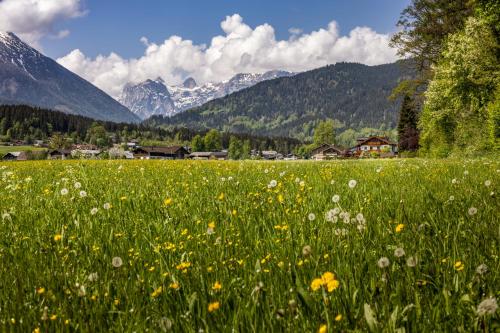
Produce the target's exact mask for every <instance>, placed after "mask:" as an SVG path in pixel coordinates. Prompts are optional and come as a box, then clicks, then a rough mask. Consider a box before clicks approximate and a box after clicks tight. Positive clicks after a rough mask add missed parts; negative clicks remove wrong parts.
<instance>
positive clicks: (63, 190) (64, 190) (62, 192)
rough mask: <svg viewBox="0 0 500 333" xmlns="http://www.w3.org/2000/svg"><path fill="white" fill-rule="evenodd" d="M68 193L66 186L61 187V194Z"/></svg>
mask: <svg viewBox="0 0 500 333" xmlns="http://www.w3.org/2000/svg"><path fill="white" fill-rule="evenodd" d="M68 193H69V191H68V189H67V188H63V189H62V190H61V195H68Z"/></svg>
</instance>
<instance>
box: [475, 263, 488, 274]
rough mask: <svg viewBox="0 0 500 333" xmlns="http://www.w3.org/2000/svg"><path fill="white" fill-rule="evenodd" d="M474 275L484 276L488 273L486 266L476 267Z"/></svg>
mask: <svg viewBox="0 0 500 333" xmlns="http://www.w3.org/2000/svg"><path fill="white" fill-rule="evenodd" d="M476 273H477V274H479V275H484V274H486V273H488V266H486V264H481V265H479V266H477V268H476Z"/></svg>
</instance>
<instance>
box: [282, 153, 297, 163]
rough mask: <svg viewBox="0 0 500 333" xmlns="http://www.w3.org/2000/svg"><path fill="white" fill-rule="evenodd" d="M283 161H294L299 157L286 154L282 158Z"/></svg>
mask: <svg viewBox="0 0 500 333" xmlns="http://www.w3.org/2000/svg"><path fill="white" fill-rule="evenodd" d="M283 159H284V160H285V161H296V160H298V159H299V157H298V156H297V155H295V154H288V155H286V156H285V157H284V158H283Z"/></svg>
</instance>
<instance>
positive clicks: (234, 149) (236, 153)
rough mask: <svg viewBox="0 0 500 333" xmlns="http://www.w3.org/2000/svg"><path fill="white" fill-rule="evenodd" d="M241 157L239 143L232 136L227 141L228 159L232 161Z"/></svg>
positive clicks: (240, 145)
mask: <svg viewBox="0 0 500 333" xmlns="http://www.w3.org/2000/svg"><path fill="white" fill-rule="evenodd" d="M241 155H242V144H241V141H240V140H239V139H238V138H237V137H235V136H234V135H233V136H231V138H230V139H229V148H228V157H229V158H230V159H232V160H239V159H240V158H241Z"/></svg>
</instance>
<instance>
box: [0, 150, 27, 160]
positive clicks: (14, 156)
mask: <svg viewBox="0 0 500 333" xmlns="http://www.w3.org/2000/svg"><path fill="white" fill-rule="evenodd" d="M27 159H28V155H27V154H26V152H24V151H13V152H9V153H7V154H5V155H4V156H3V157H2V160H3V161H26V160H27Z"/></svg>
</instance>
